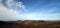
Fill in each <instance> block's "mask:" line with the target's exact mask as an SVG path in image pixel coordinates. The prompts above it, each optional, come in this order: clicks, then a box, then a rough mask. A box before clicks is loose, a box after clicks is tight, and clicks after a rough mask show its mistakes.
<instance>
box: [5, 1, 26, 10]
mask: <svg viewBox="0 0 60 28" xmlns="http://www.w3.org/2000/svg"><path fill="white" fill-rule="evenodd" d="M6 4H7V6H8V7H9V8H10V9H13V10H17V11H23V10H24V11H26V7H25V5H24V4H23V3H22V2H17V1H14V0H7V1H6Z"/></svg>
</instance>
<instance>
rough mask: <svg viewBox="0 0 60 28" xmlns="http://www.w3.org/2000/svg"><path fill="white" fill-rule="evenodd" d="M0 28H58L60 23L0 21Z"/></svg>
mask: <svg viewBox="0 0 60 28" xmlns="http://www.w3.org/2000/svg"><path fill="white" fill-rule="evenodd" d="M0 28H60V21H43V20H40V21H33V20H25V21H21V20H18V21H0Z"/></svg>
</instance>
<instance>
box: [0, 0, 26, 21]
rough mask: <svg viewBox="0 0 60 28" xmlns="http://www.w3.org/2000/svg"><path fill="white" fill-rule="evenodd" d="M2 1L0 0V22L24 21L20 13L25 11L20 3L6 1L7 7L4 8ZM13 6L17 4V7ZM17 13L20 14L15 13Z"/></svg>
mask: <svg viewBox="0 0 60 28" xmlns="http://www.w3.org/2000/svg"><path fill="white" fill-rule="evenodd" d="M2 1H3V0H1V2H0V20H4V21H11V20H24V19H22V17H23V16H22V13H20V12H22V11H23V10H24V9H25V5H23V4H22V2H18V3H17V2H15V1H13V0H7V3H6V4H7V6H8V7H5V6H4V5H3V4H2ZM14 2H15V3H14ZM14 4H17V5H14ZM13 6H14V7H13ZM18 7H19V9H18ZM18 11H19V13H20V14H18V13H17V12H18ZM24 11H25V10H24Z"/></svg>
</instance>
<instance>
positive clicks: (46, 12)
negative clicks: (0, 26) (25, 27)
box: [0, 0, 60, 21]
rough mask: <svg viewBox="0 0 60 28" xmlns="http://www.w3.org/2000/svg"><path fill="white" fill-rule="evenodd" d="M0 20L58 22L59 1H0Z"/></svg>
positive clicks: (59, 17)
mask: <svg viewBox="0 0 60 28" xmlns="http://www.w3.org/2000/svg"><path fill="white" fill-rule="evenodd" d="M0 20H2V21H16V20H60V0H0Z"/></svg>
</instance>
